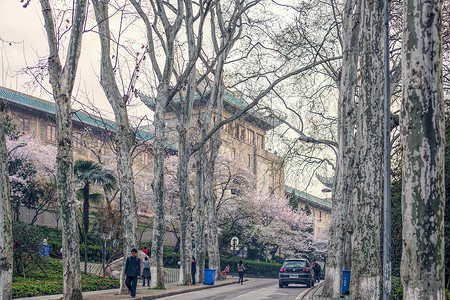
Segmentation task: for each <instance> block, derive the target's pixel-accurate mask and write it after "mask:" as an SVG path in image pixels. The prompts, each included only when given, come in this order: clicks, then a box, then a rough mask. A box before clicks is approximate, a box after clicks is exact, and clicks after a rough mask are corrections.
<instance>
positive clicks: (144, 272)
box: [141, 256, 150, 286]
mask: <svg viewBox="0 0 450 300" xmlns="http://www.w3.org/2000/svg"><path fill="white" fill-rule="evenodd" d="M142 263H143V265H144V267H143V268H142V275H141V277H142V286H145V279H147V286H150V260H149V259H148V257H147V256H146V257H145V258H144V261H143V262H142Z"/></svg>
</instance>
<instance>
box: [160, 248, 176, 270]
mask: <svg viewBox="0 0 450 300" xmlns="http://www.w3.org/2000/svg"><path fill="white" fill-rule="evenodd" d="M179 261H180V254H178V253H171V252H169V253H167V252H165V253H164V254H163V262H164V267H166V268H179V267H180V266H179V265H178V262H179Z"/></svg>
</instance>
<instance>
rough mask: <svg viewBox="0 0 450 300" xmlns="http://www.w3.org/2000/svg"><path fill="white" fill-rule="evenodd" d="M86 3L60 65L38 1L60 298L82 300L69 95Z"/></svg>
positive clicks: (48, 13)
mask: <svg viewBox="0 0 450 300" xmlns="http://www.w3.org/2000/svg"><path fill="white" fill-rule="evenodd" d="M86 4H87V3H86V1H85V0H79V1H76V4H75V11H74V18H73V24H72V30H71V34H70V40H69V46H68V49H67V55H66V62H65V65H64V67H63V66H62V65H61V61H60V57H59V46H58V40H57V37H56V34H55V26H54V21H53V16H52V10H51V7H50V3H49V1H48V0H41V6H42V14H43V17H44V21H45V30H46V33H47V41H48V45H49V50H50V55H49V59H48V63H49V73H50V83H51V85H52V90H53V98H54V100H55V104H56V128H57V154H56V186H57V190H58V198H59V201H60V204H61V219H62V246H63V294H64V299H66V300H72V299H82V298H83V295H82V293H81V270H80V237H79V233H78V227H77V224H78V219H77V205H76V201H75V198H76V197H75V191H74V188H73V177H74V174H73V147H72V110H71V96H72V89H73V83H74V81H75V75H76V70H77V65H78V59H79V57H80V53H81V38H82V33H83V28H84V23H85V17H86Z"/></svg>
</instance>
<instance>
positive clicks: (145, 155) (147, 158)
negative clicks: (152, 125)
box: [142, 151, 150, 166]
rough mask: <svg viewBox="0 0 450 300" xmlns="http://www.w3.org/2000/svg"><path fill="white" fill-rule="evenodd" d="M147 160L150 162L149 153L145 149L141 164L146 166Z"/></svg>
mask: <svg viewBox="0 0 450 300" xmlns="http://www.w3.org/2000/svg"><path fill="white" fill-rule="evenodd" d="M149 162H150V153H149V152H148V151H145V152H144V153H143V158H142V164H143V165H144V166H148V165H149Z"/></svg>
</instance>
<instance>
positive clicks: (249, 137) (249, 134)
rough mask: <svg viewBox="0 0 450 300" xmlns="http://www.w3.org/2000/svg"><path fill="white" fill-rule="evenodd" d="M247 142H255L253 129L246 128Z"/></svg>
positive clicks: (252, 143)
mask: <svg viewBox="0 0 450 300" xmlns="http://www.w3.org/2000/svg"><path fill="white" fill-rule="evenodd" d="M247 143H249V144H251V145H254V144H255V133H254V132H253V130H250V129H248V130H247Z"/></svg>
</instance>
